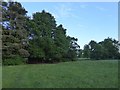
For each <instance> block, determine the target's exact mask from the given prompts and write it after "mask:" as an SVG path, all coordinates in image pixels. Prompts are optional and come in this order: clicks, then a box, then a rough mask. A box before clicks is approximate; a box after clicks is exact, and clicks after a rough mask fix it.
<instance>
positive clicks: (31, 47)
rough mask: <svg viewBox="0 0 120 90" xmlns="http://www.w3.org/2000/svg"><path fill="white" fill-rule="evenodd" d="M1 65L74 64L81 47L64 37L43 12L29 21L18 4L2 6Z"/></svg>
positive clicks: (37, 13)
mask: <svg viewBox="0 0 120 90" xmlns="http://www.w3.org/2000/svg"><path fill="white" fill-rule="evenodd" d="M0 6H1V8H2V12H1V13H2V21H1V23H0V24H1V26H2V42H3V43H2V61H3V64H7V65H11V64H21V63H53V62H60V61H73V60H75V59H74V58H76V57H77V51H78V50H79V48H80V46H79V45H78V44H77V41H78V39H77V38H75V37H70V36H67V35H66V29H65V28H64V27H63V25H62V24H60V25H57V24H56V21H55V18H54V16H52V14H50V13H49V12H46V11H45V10H42V11H41V12H36V13H34V14H33V16H32V18H30V17H28V16H27V12H28V11H27V10H26V9H25V8H24V7H23V6H22V5H21V3H19V2H13V1H12V2H11V1H9V2H5V1H4V2H2V5H0Z"/></svg>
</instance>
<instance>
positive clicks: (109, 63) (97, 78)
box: [2, 60, 118, 88]
mask: <svg viewBox="0 0 120 90" xmlns="http://www.w3.org/2000/svg"><path fill="white" fill-rule="evenodd" d="M2 76H3V77H2V81H3V82H2V85H3V88H116V87H118V61H117V60H105V61H103V60H101V61H89V60H87V61H76V62H62V63H58V64H37V65H35V64H31V65H30V64H29V65H18V66H3V75H2Z"/></svg>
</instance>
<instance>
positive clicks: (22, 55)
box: [19, 49, 30, 58]
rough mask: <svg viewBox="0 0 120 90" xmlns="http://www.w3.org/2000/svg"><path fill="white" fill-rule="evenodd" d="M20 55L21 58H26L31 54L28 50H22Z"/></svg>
mask: <svg viewBox="0 0 120 90" xmlns="http://www.w3.org/2000/svg"><path fill="white" fill-rule="evenodd" d="M19 54H20V56H21V57H24V58H26V57H29V56H30V54H29V52H28V51H27V50H25V49H20V50H19Z"/></svg>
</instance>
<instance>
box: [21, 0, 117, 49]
mask: <svg viewBox="0 0 120 90" xmlns="http://www.w3.org/2000/svg"><path fill="white" fill-rule="evenodd" d="M21 4H22V5H23V7H24V8H25V9H26V10H27V11H28V13H27V15H28V16H31V17H32V14H33V13H35V12H41V11H42V10H45V11H47V12H49V13H51V14H52V15H53V16H54V17H55V19H56V23H57V25H60V24H62V25H63V27H64V28H65V29H67V35H69V36H71V37H76V38H78V44H79V45H80V48H81V49H83V47H84V45H85V44H88V43H89V42H90V41H91V40H95V41H97V42H100V41H103V40H104V39H105V38H107V37H111V38H113V39H116V40H118V3H117V2H21Z"/></svg>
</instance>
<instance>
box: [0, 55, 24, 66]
mask: <svg viewBox="0 0 120 90" xmlns="http://www.w3.org/2000/svg"><path fill="white" fill-rule="evenodd" d="M25 63H26V60H25V59H24V58H22V57H20V56H15V57H14V58H8V59H4V60H3V63H2V64H3V65H20V64H25Z"/></svg>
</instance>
